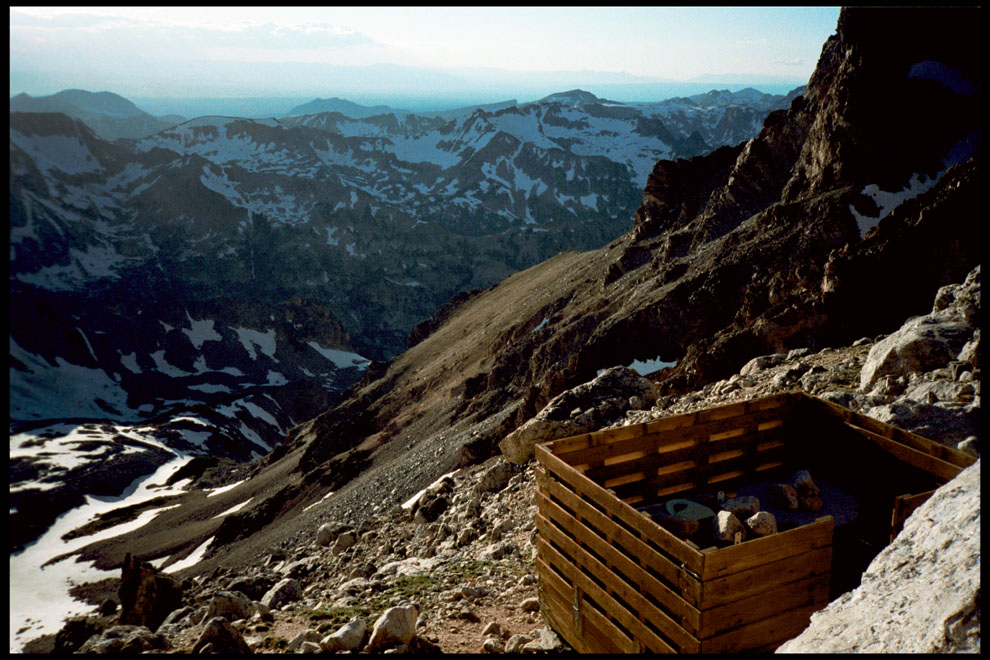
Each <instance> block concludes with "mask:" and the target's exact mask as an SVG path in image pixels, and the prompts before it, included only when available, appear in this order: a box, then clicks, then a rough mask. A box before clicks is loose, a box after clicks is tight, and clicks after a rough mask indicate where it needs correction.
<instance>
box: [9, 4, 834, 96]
mask: <svg viewBox="0 0 990 660" xmlns="http://www.w3.org/2000/svg"><path fill="white" fill-rule="evenodd" d="M838 14H839V9H838V7H826V8H822V7H819V8H816V7H772V8H746V7H729V8H724V7H723V8H716V7H700V8H697V7H695V8H671V7H660V8H651V7H608V8H603V7H550V8H546V7H544V8H540V7H501V8H494V7H439V8H430V7H331V8H318V7H244V8H224V7H211V8H196V7H167V8H155V7H133V8H128V7H63V8H55V7H21V8H18V7H12V8H11V9H10V93H11V95H14V94H17V93H21V92H25V93H28V94H31V95H32V96H37V95H46V94H52V93H54V92H57V91H60V90H62V89H66V88H77V89H88V90H90V91H104V90H106V91H113V92H116V93H118V94H122V95H124V96H140V97H183V96H185V97H194V96H215V97H225V96H234V97H248V96H265V95H281V96H301V97H307V96H312V97H316V96H322V97H329V96H332V95H336V94H334V91H335V90H339V91H340V92H342V93H347V92H350V93H351V95H352V96H353V94H354V92H362V91H363V92H366V94H367V95H370V96H369V98H370V97H371V96H374V95H375V94H385V93H388V92H389V91H391V92H394V93H398V92H403V93H406V92H408V93H413V92H415V90H417V89H419V90H423V89H432V90H433V91H434V92H435V93H446V92H447V90H450V92H451V93H456V92H455V91H454V90H456V89H457V88H458V87H460V88H462V89H463V90H465V93H468V92H470V94H474V95H475V96H479V98H480V96H484V95H485V94H489V95H490V96H491V98H490V99H489V101H498V100H503V99H504V98H507V96H506V95H507V94H523V93H526V92H529V91H532V92H533V93H537V91H538V90H541V88H542V92H543V93H544V94H549V93H552V92H554V91H561V89H559V88H547V86H548V85H555V84H558V81H559V84H570V83H571V82H575V83H579V84H584V86H585V87H586V86H587V85H588V84H595V83H598V84H602V85H607V84H610V85H621V84H625V85H643V84H646V83H656V82H658V81H672V80H673V81H681V82H684V81H694V80H697V79H698V78H699V77H702V79H703V80H705V81H716V82H725V81H730V82H735V81H740V82H761V81H764V82H770V81H772V82H777V83H780V84H789V83H793V84H794V86H797V85H800V84H803V83H805V82H807V80H808V78H809V76H810V75H811V72H812V71H813V70H814V67H815V64H816V62H817V60H818V56H819V54H820V52H821V48H822V44H823V43H824V42H825V40H826V39H827V38H828V37H829V36H830V35H831V34H833V33H834V31H835V25H836V21H837V18H838ZM331 88H332V89H331ZM644 89H645V88H644ZM441 90H443V92H441ZM470 94H468V95H470Z"/></svg>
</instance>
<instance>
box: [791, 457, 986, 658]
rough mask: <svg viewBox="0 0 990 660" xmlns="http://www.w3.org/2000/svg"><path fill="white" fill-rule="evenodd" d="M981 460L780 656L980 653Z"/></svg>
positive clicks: (940, 493)
mask: <svg viewBox="0 0 990 660" xmlns="http://www.w3.org/2000/svg"><path fill="white" fill-rule="evenodd" d="M980 536H981V535H980V461H977V462H976V463H975V464H974V465H972V466H970V467H969V468H967V469H966V470H964V471H963V472H962V473H960V474H959V476H957V477H956V478H955V479H953V480H952V481H950V482H949V483H947V484H946V485H944V486H942V487H941V488H939V489H938V490H937V491H936V492H935V494H934V495H933V496H932V497H931V498H930V499H929V500H928V501H927V502H926V503H925V504H924V505H922V506H921V507H920V508H919V509H918V510H916V511H915V512H914V513H913V514H911V517H910V518H908V520H907V521H906V522H905V523H904V529H903V530H902V531H901V533H900V534H899V535H898V536H897V538H896V539H894V541H893V543H891V544H890V545H889V546H888V547H887V548H885V549H884V550H882V551H881V552H880V554H879V555H877V557H876V559H874V560H873V562H872V563H871V564H870V566H869V568H867V570H866V573H864V574H863V581H862V583H861V584H860V586H859V587H857V588H856V589H854V590H853V591H851V592H848V593H846V594H843V595H842V596H841V597H839V598H838V599H837V600H836V601H834V602H832V603H831V604H830V605H829V606H828V607H826V608H825V609H824V610H821V611H820V612H817V613H816V614H814V615H812V617H811V625H809V626H808V628H807V629H806V630H805V631H804V632H803V633H801V634H800V635H799V636H798V637H797V638H795V639H792V640H791V641H789V642H787V643H785V644H784V645H783V646H781V647H780V648H779V649H777V652H778V653H979V652H980Z"/></svg>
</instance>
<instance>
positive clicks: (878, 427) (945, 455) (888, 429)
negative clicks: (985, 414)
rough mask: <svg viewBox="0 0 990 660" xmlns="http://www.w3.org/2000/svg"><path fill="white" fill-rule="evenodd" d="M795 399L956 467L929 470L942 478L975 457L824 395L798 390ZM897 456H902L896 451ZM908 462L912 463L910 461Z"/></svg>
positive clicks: (802, 404) (807, 408) (956, 471)
mask: <svg viewBox="0 0 990 660" xmlns="http://www.w3.org/2000/svg"><path fill="white" fill-rule="evenodd" d="M796 402H798V404H799V405H800V406H801V408H803V409H804V410H806V411H813V412H812V413H811V414H814V412H817V413H824V414H827V415H829V416H831V417H836V418H838V419H841V420H842V421H844V422H846V423H847V424H850V425H852V427H853V428H855V429H856V430H858V431H864V430H865V431H868V432H870V433H872V434H875V435H878V436H880V437H882V438H885V439H887V440H891V441H893V442H894V443H896V444H897V445H901V446H903V447H907V448H910V449H913V450H915V451H917V452H920V453H922V454H925V455H927V456H930V457H932V458H934V459H937V461H939V462H940V463H948V464H950V465H952V466H955V467H956V468H959V469H958V470H952V469H951V468H946V472H945V474H939V473H937V472H932V474H938V476H940V477H942V478H944V479H946V480H949V479H953V478H954V477H955V476H956V475H957V474H959V472H961V471H962V470H963V469H965V468H967V467H969V466H970V465H972V464H973V463H975V462H976V457H974V456H970V455H969V454H964V453H963V452H961V451H959V450H957V449H953V448H952V447H947V446H945V445H942V444H939V443H937V442H934V441H933V440H929V439H928V438H926V437H924V436H920V435H918V434H917V433H911V432H910V431H905V430H904V429H899V428H897V427H896V426H891V425H889V424H884V423H883V422H880V421H878V420H875V419H873V418H872V417H868V416H866V415H864V414H862V413H858V412H856V411H854V410H850V409H848V408H843V407H842V406H840V405H837V404H835V403H832V402H831V401H826V400H824V399H819V398H817V397H812V396H809V395H807V394H803V393H800V394H798V396H797V398H796ZM805 414H808V413H805ZM881 446H883V447H884V449H888V450H889V449H890V448H891V447H892V445H890V444H884V445H881ZM898 458H901V460H904V459H903V458H902V456H900V455H899V456H898ZM908 462H910V461H908ZM911 464H912V465H915V463H913V462H912V463H911ZM918 467H922V468H923V469H926V470H927V469H928V468H927V467H926V466H924V465H919V466H918ZM929 471H930V470H929ZM953 472H954V473H953Z"/></svg>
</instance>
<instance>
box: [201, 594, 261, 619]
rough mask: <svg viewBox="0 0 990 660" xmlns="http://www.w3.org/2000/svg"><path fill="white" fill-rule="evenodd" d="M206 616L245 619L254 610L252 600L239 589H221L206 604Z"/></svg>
mask: <svg viewBox="0 0 990 660" xmlns="http://www.w3.org/2000/svg"><path fill="white" fill-rule="evenodd" d="M206 608H207V609H206V618H207V619H212V618H213V617H217V616H222V617H224V618H225V619H227V620H228V621H237V620H239V619H247V618H248V617H250V616H251V615H252V614H254V612H255V609H256V608H255V605H254V602H253V601H252V600H251V599H250V598H248V597H247V596H245V595H244V594H242V593H241V592H239V591H221V592H219V593H217V594H215V595H214V596H213V597H212V598H210V601H209V603H207V605H206Z"/></svg>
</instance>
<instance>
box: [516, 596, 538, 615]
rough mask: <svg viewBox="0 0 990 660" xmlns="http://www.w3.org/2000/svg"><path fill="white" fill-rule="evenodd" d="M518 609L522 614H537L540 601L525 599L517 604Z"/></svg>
mask: <svg viewBox="0 0 990 660" xmlns="http://www.w3.org/2000/svg"><path fill="white" fill-rule="evenodd" d="M519 609H521V610H522V611H523V612H539V611H540V599H539V598H527V599H526V600H524V601H523V602H522V603H520V604H519Z"/></svg>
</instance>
